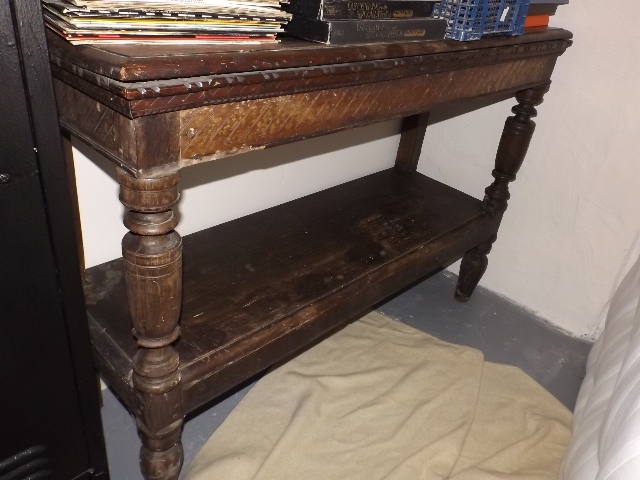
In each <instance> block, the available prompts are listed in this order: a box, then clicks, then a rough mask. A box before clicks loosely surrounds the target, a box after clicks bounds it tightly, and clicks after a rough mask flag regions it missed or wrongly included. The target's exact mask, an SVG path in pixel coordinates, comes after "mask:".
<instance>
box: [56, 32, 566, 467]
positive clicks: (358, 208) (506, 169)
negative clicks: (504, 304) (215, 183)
mask: <svg viewBox="0 0 640 480" xmlns="http://www.w3.org/2000/svg"><path fill="white" fill-rule="evenodd" d="M49 43H50V45H49V48H50V54H51V61H52V68H53V74H54V77H55V88H56V94H57V101H58V111H59V117H60V123H61V125H62V127H63V128H64V129H65V130H66V131H68V132H70V133H72V134H74V135H77V136H78V137H79V138H81V139H82V140H83V141H85V142H87V143H89V144H90V145H92V146H93V147H94V148H95V149H96V150H98V151H100V152H101V153H103V154H104V155H106V156H107V157H108V158H110V159H111V160H113V161H114V162H115V163H116V164H117V165H118V170H117V176H118V180H119V182H120V185H121V193H120V200H121V201H122V203H123V204H124V205H125V206H126V207H127V208H128V209H129V212H128V213H127V214H126V216H125V219H124V223H125V225H126V226H127V228H128V229H129V230H130V233H128V234H127V235H125V237H124V239H123V242H122V250H123V257H124V258H122V259H118V260H114V261H112V262H108V263H106V264H103V265H100V266H97V267H93V268H90V269H89V270H87V272H86V275H85V284H86V289H85V290H86V302H87V309H88V312H89V315H90V329H91V335H92V343H93V351H94V357H95V363H96V366H97V367H98V369H99V370H100V372H101V373H102V374H103V376H104V377H105V378H106V379H107V380H108V382H109V383H110V385H111V386H112V387H113V388H114V389H115V390H116V392H117V393H118V394H119V395H120V397H121V398H122V399H123V400H124V402H125V403H126V404H127V405H128V407H129V408H130V409H131V410H132V411H133V412H134V413H135V416H136V418H137V424H138V429H139V433H140V436H141V438H142V443H143V446H142V449H141V453H140V459H141V460H140V461H141V468H142V471H143V474H144V476H145V478H148V479H175V478H177V476H178V472H179V470H180V466H181V463H182V445H181V443H180V432H181V427H182V421H183V417H184V415H185V414H187V413H188V412H190V411H193V410H194V409H196V408H198V407H199V406H201V405H203V404H204V403H205V402H208V401H210V400H212V399H214V398H215V397H216V396H218V395H220V394H221V393H223V392H225V391H226V390H228V389H230V388H232V387H234V386H235V385H237V384H239V383H240V382H242V381H243V380H245V379H247V378H249V377H251V376H252V375H254V374H255V373H257V372H259V371H261V370H263V369H264V368H266V367H268V366H270V365H272V364H273V363H275V362H277V361H279V360H281V359H283V358H285V357H286V356H287V355H289V354H291V353H293V352H295V351H297V350H299V349H300V348H301V347H303V346H305V345H307V344H309V343H310V342H311V341H312V340H314V339H316V338H318V337H319V336H320V335H322V334H324V333H326V332H328V331H330V330H331V329H333V328H335V327H337V326H338V325H340V324H341V323H343V322H345V321H346V320H348V319H349V318H351V317H352V316H353V315H356V314H358V313H360V312H362V311H363V310H365V309H366V308H368V307H370V306H371V305H373V304H374V303H376V302H379V301H381V300H382V299H384V298H385V297H387V296H388V295H390V294H392V293H394V292H396V291H397V290H399V289H400V288H402V287H404V286H406V285H407V284H409V283H410V282H413V281H415V280H417V279H419V278H421V277H422V276H424V275H426V274H428V273H430V272H432V271H434V270H436V269H438V268H442V267H445V266H447V265H449V264H451V263H452V262H454V261H456V260H457V259H459V258H461V257H464V258H463V262H462V267H461V272H460V279H459V283H458V287H457V290H456V293H455V295H456V298H457V299H458V300H461V301H465V300H467V299H468V298H469V296H470V295H471V293H472V292H473V290H474V288H475V286H476V285H477V283H478V281H479V280H480V277H481V276H482V274H483V273H484V271H485V269H486V267H487V254H488V253H489V251H490V249H491V245H492V243H493V242H494V241H495V239H496V233H497V230H498V226H499V224H500V220H501V218H502V215H503V212H504V211H505V209H506V208H507V200H508V198H509V191H508V184H509V182H511V181H513V180H514V179H515V177H516V173H517V171H518V169H519V168H520V166H521V164H522V162H523V160H524V157H525V154H526V151H527V148H528V145H529V142H530V139H531V136H532V134H533V130H534V128H535V124H534V123H533V122H532V121H531V117H533V116H535V114H536V110H535V106H537V105H539V104H540V103H541V102H542V98H543V95H544V93H545V92H546V91H547V89H548V85H549V82H550V77H551V73H552V71H553V68H554V65H555V63H556V59H557V58H558V56H559V55H561V54H562V53H563V52H564V51H565V49H566V48H567V47H569V46H570V45H571V34H570V33H569V32H567V31H565V30H560V29H549V30H545V31H537V32H530V33H527V34H525V35H523V36H521V37H495V38H487V39H483V40H480V41H477V42H470V43H458V42H449V41H440V42H409V43H394V44H382V45H359V46H335V47H334V46H324V45H318V44H311V43H306V42H301V41H293V40H291V41H284V42H282V43H281V44H280V45H276V46H257V47H255V48H253V49H249V50H242V51H241V50H239V48H240V47H237V46H227V47H211V46H191V47H169V46H160V47H151V46H140V47H130V46H119V47H116V46H114V47H109V48H102V49H99V48H95V47H87V46H83V47H74V46H71V45H70V44H68V43H66V42H65V41H63V40H61V39H59V38H58V37H55V36H53V35H52V36H50V37H49ZM212 49H215V51H212ZM505 93H511V94H514V95H515V97H516V98H517V102H518V104H517V105H516V106H515V107H514V108H513V112H514V113H515V116H513V117H510V118H509V119H507V122H506V124H505V128H504V132H503V135H502V138H501V140H500V145H499V147H498V153H497V157H496V165H495V170H494V171H493V176H494V178H495V181H494V182H493V183H492V184H491V185H490V186H489V187H488V188H487V190H486V196H485V198H484V200H483V201H479V200H476V199H474V198H472V197H469V196H467V195H465V194H463V193H461V192H459V191H457V190H455V189H453V188H450V187H447V186H445V185H442V184H441V183H438V182H436V181H434V180H431V179H429V178H427V177H425V176H423V175H421V174H419V173H417V172H416V165H417V162H418V158H419V155H420V149H421V145H422V140H423V138H424V134H425V130H426V126H427V118H428V113H426V112H429V110H431V109H432V108H433V107H436V106H442V105H446V104H453V103H456V102H463V101H466V100H471V99H475V98H479V97H483V96H491V95H497V94H505ZM397 117H405V118H404V121H403V131H402V137H401V140H400V147H399V150H398V155H397V159H396V166H395V168H394V169H391V170H387V171H383V172H379V173H376V174H373V175H369V176H367V177H364V178H361V179H359V180H355V181H352V182H349V183H346V184H344V185H340V186H337V187H335V188H331V189H328V190H325V191H322V192H319V193H316V194H313V195H310V196H308V197H304V198H301V199H299V200H295V201H292V202H289V203H286V204H284V205H280V206H277V207H274V208H271V209H268V210H266V211H263V212H260V213H256V214H253V215H249V216H247V217H244V218H240V219H238V220H234V221H232V222H229V223H225V224H223V225H219V226H216V227H213V228H210V229H208V230H205V231H202V232H198V233H195V234H192V235H188V236H186V237H185V238H184V239H182V238H181V237H180V235H178V233H176V232H175V231H174V228H175V227H176V225H177V218H176V216H175V215H174V213H173V212H172V210H171V208H172V207H173V206H174V205H175V204H176V203H177V202H178V200H179V197H180V195H179V189H178V182H179V178H180V174H179V172H180V169H182V168H184V167H187V166H189V165H195V164H198V163H201V162H206V161H210V160H215V159H218V158H222V157H226V156H229V155H234V154H238V153H242V152H247V151H250V150H255V149H261V148H265V147H268V146H273V145H278V144H282V143H286V142H292V141H296V140H302V139H305V138H309V137H311V136H316V135H323V134H326V133H331V132H336V131H339V130H343V129H347V128H352V127H357V126H362V125H367V124H370V123H373V122H379V121H383V120H387V119H391V118H397ZM461 138H462V139H463V138H464V135H463V134H461ZM183 240H184V241H183ZM183 251H184V259H183ZM132 328H133V330H132Z"/></svg>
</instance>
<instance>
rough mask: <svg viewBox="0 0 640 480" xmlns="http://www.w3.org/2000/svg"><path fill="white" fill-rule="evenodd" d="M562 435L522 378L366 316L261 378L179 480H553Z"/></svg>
mask: <svg viewBox="0 0 640 480" xmlns="http://www.w3.org/2000/svg"><path fill="white" fill-rule="evenodd" d="M570 428H571V413H570V412H569V411H568V410H567V409H566V408H565V407H564V406H563V405H562V404H561V403H560V402H559V401H557V400H556V399H555V398H554V397H553V396H552V395H551V394H549V393H548V392H547V391H546V390H544V389H543V388H542V387H541V386H540V385H538V384H537V383H536V382H535V381H534V380H532V379H531V378H530V377H528V376H527V375H526V374H524V373H523V372H522V371H521V370H520V369H518V368H515V367H510V366H504V365H497V364H492V363H488V362H485V361H484V358H483V355H482V353H481V352H480V351H478V350H474V349H472V348H468V347H462V346H459V345H453V344H450V343H445V342H442V341H440V340H437V339H436V338H434V337H431V336H430V335H427V334H425V333H423V332H421V331H418V330H415V329H413V328H411V327H409V326H407V325H404V324H402V323H400V322H397V321H395V320H392V319H391V318H389V317H386V316H384V315H381V314H379V313H370V314H368V315H366V316H365V317H363V318H361V319H360V320H358V321H356V322H354V323H352V324H350V325H348V326H347V327H345V328H344V329H342V330H340V331H339V332H337V333H336V334H334V335H333V336H331V337H329V338H327V339H325V340H324V341H322V342H321V343H319V344H318V345H316V346H314V347H313V348H312V349H310V350H308V351H306V352H304V353H302V354H301V355H299V356H297V357H295V358H294V359H292V360H291V361H289V362H287V363H285V364H283V365H281V366H279V367H278V368H276V369H275V370H273V371H271V372H270V373H269V374H267V375H266V376H265V377H263V378H262V379H261V380H260V381H259V382H258V383H257V384H256V385H255V386H254V387H253V388H252V389H251V390H250V391H249V393H247V395H246V396H245V397H244V399H243V400H242V401H241V402H240V403H239V404H238V406H237V407H236V408H235V409H234V410H233V411H232V412H231V414H230V415H229V416H228V417H227V419H226V420H225V421H224V423H223V424H222V425H221V426H220V427H219V428H218V430H216V432H215V433H214V434H213V435H212V437H211V438H210V439H209V440H208V441H207V442H206V444H205V445H204V446H203V447H202V449H201V450H200V452H199V453H198V454H197V455H196V457H195V458H194V460H193V462H192V463H191V465H190V466H189V468H188V470H187V472H186V475H185V480H205V479H207V480H209V479H210V480H217V479H224V480H249V479H251V480H284V479H287V480H289V479H296V480H303V479H304V480H374V479H385V480H418V479H420V480H422V479H424V480H427V479H453V480H467V479H473V480H485V479H487V480H488V479H501V480H503V479H516V480H517V479H522V480H524V479H526V480H546V479H549V480H551V479H555V478H556V477H557V475H558V470H559V468H560V464H561V462H562V458H563V455H564V452H565V449H566V446H567V444H568V442H569V439H570Z"/></svg>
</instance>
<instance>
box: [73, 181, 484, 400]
mask: <svg viewBox="0 0 640 480" xmlns="http://www.w3.org/2000/svg"><path fill="white" fill-rule="evenodd" d="M491 229H492V220H491V218H490V217H489V216H488V215H486V213H485V211H484V209H483V208H482V204H481V202H480V201H478V200H475V199H473V198H471V197H469V196H467V195H465V194H463V193H460V192H458V191H456V190H454V189H452V188H450V187H447V186H445V185H443V184H440V183H438V182H436V181H434V180H431V179H428V178H427V177H424V176H423V175H421V174H419V173H416V172H413V173H405V174H401V173H397V172H395V170H394V169H391V170H387V171H384V172H380V173H376V174H373V175H370V176H367V177H364V178H362V179H359V180H355V181H353V182H349V183H347V184H344V185H341V186H338V187H334V188H331V189H329V190H325V191H323V192H319V193H316V194H314V195H310V196H308V197H304V198H302V199H299V200H295V201H293V202H289V203H287V204H284V205H281V206H278V207H274V208H272V209H269V210H266V211H263V212H259V213H256V214H253V215H250V216H247V217H244V218H241V219H238V220H234V221H232V222H229V223H226V224H223V225H219V226H217V227H213V228H211V229H207V230H204V231H202V232H198V233H195V234H192V235H188V236H186V237H184V263H183V268H184V270H183V272H184V278H183V284H184V294H183V303H182V311H181V315H180V328H181V332H182V335H181V337H180V339H179V340H178V341H177V343H176V344H175V348H176V351H177V353H178V354H179V357H180V373H181V378H182V381H181V383H180V386H179V388H182V389H183V395H184V402H185V411H189V410H191V409H193V408H196V407H197V406H198V405H200V404H201V403H203V402H205V401H207V400H209V399H211V398H213V397H215V396H216V395H218V394H220V393H222V392H224V391H225V390H227V389H228V388H231V387H232V386H233V385H235V384H236V383H238V382H240V381H241V380H243V379H244V378H247V376H248V375H250V374H252V373H257V372H259V371H260V370H262V369H263V368H265V367H267V366H268V365H270V364H271V363H273V362H276V361H277V360H279V359H281V358H283V357H284V356H286V355H288V354H289V353H291V352H293V351H295V350H296V349H298V348H299V347H300V346H301V345H303V344H305V343H307V342H309V341H311V340H312V339H313V338H316V337H317V336H319V335H321V334H322V333H324V332H326V331H327V330H329V329H331V328H333V327H335V326H337V325H339V324H340V323H342V322H344V321H346V320H348V318H349V316H350V315H355V314H357V313H358V312H360V311H362V310H363V309H365V308H367V307H368V306H369V305H371V304H373V303H375V302H376V301H379V300H381V299H383V298H385V297H386V296H387V295H389V294H391V293H393V292H394V291H396V290H397V289H399V288H401V287H402V286H404V285H406V283H407V282H410V281H413V280H416V279H418V278H419V277H420V276H422V275H424V274H427V273H429V272H430V271H432V270H434V269H436V268H441V267H444V266H446V265H448V264H449V263H451V262H453V261H455V260H456V259H457V258H459V257H460V256H461V255H462V253H463V252H464V251H466V250H468V249H470V248H471V247H473V246H474V245H477V244H478V243H480V242H482V241H483V240H486V239H487V238H488V237H489V236H490V235H491ZM86 296H87V306H88V311H89V313H90V315H91V317H92V318H93V319H94V320H95V322H97V324H98V325H99V328H96V327H94V328H93V329H92V330H93V342H94V344H95V352H96V355H97V356H98V360H97V361H98V364H99V365H105V366H106V365H108V366H109V368H112V369H113V368H117V369H118V370H119V373H118V375H113V377H116V378H114V380H115V381H116V384H115V387H116V389H117V390H122V389H124V390H130V389H131V388H132V386H131V384H130V376H131V375H130V373H128V372H127V371H124V370H125V369H127V370H128V369H129V368H131V367H130V365H131V362H132V361H133V360H132V359H133V357H134V355H135V354H136V351H137V345H136V342H135V339H134V338H133V336H132V334H131V319H130V316H129V311H128V309H127V302H126V292H125V284H124V269H123V265H122V260H115V261H112V262H109V263H106V264H103V265H100V266H97V267H93V268H90V269H88V270H87V274H86ZM116 347H117V348H116ZM116 351H120V352H122V354H121V355H120V357H118V358H114V356H113V353H114V352H116ZM238 369H240V370H238ZM240 371H241V372H242V373H241V374H240V373H239V372H240ZM122 395H123V398H125V399H126V398H130V393H127V392H123V394H122Z"/></svg>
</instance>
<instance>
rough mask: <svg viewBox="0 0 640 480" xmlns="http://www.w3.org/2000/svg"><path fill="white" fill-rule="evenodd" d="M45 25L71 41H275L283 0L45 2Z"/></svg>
mask: <svg viewBox="0 0 640 480" xmlns="http://www.w3.org/2000/svg"><path fill="white" fill-rule="evenodd" d="M43 7H44V18H45V24H46V25H47V27H48V28H50V29H51V30H53V31H54V32H56V33H57V34H58V35H60V36H62V37H64V38H66V39H67V40H68V41H70V42H71V43H73V44H96V43H118V44H157V43H162V44H190V43H195V44H201V43H262V42H275V41H276V34H277V33H279V32H282V31H283V26H284V24H286V23H287V22H288V20H289V18H291V15H290V14H289V13H286V12H284V11H283V10H282V9H281V8H280V1H279V0H157V1H147V0H122V1H121V0H113V1H112V0H43Z"/></svg>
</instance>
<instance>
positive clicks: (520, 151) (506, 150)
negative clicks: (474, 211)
mask: <svg viewBox="0 0 640 480" xmlns="http://www.w3.org/2000/svg"><path fill="white" fill-rule="evenodd" d="M547 91H549V84H545V85H541V86H539V87H535V88H529V89H527V90H522V91H520V92H518V93H516V100H517V101H518V104H517V105H516V106H515V107H513V108H512V109H511V111H512V112H513V113H515V115H514V116H513V117H509V118H507V121H506V122H505V125H504V129H503V131H502V137H501V138H500V145H499V146H498V153H497V154H496V167H495V169H494V170H493V172H492V175H493V178H495V180H494V182H493V183H492V184H491V185H490V186H489V187H487V189H486V190H485V197H484V201H483V204H484V208H485V210H487V212H488V213H489V214H490V215H492V216H493V218H494V232H496V233H497V231H498V228H499V227H500V222H501V221H502V216H503V214H504V212H505V210H506V209H507V202H508V201H509V198H510V194H509V183H510V182H513V181H514V180H515V179H516V174H517V173H518V170H520V167H521V166H522V163H523V162H524V158H525V156H526V155H527V150H528V149H529V144H530V143H531V137H532V136H533V132H534V130H535V128H536V124H535V122H534V121H533V120H531V118H532V117H535V116H536V115H537V113H538V112H537V111H536V109H535V107H536V106H537V105H540V104H541V103H542V101H543V98H544V94H545V93H547ZM495 240H496V234H495V233H494V234H493V235H492V236H491V237H490V239H489V240H487V241H485V242H483V243H481V244H480V245H478V246H477V247H475V248H473V249H471V250H469V251H468V252H467V253H466V254H465V255H464V257H463V259H462V264H461V265H460V276H459V277H458V286H457V288H456V293H455V298H456V300H459V301H461V302H466V301H467V300H469V298H470V297H471V294H472V293H473V291H474V289H475V288H476V286H477V285H478V282H480V279H481V278H482V275H484V272H485V271H486V269H487V263H488V260H487V255H488V254H489V252H490V251H491V246H492V244H493V242H495Z"/></svg>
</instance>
